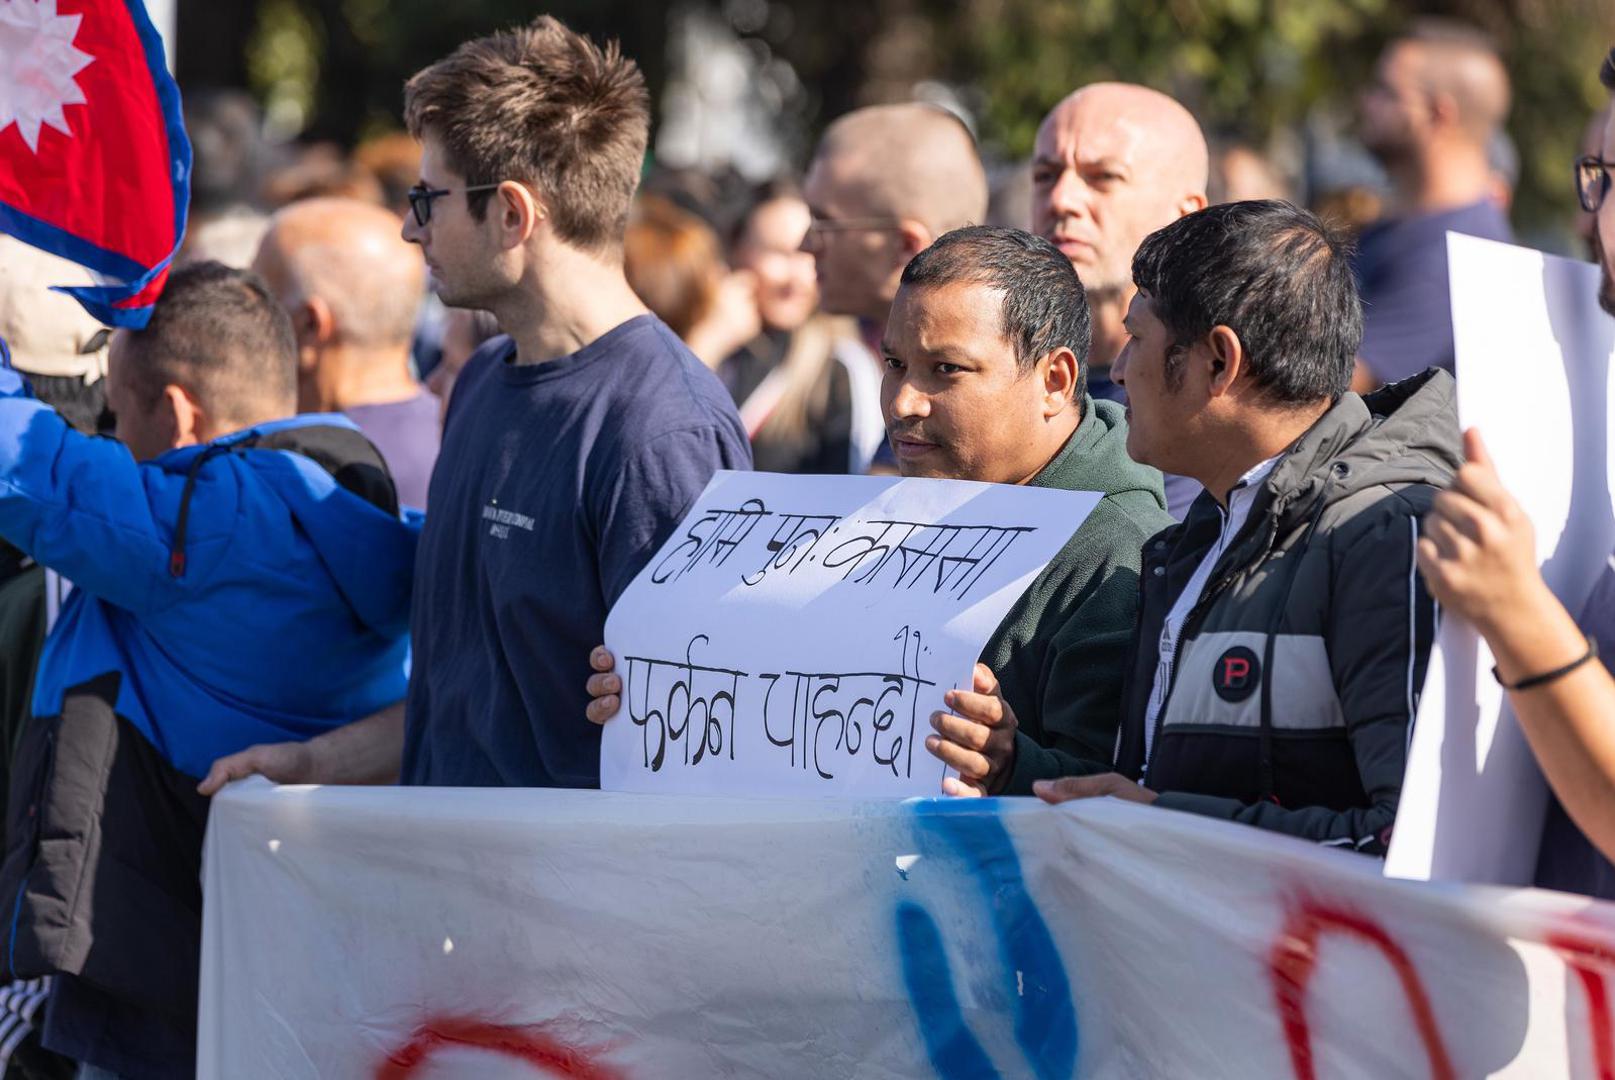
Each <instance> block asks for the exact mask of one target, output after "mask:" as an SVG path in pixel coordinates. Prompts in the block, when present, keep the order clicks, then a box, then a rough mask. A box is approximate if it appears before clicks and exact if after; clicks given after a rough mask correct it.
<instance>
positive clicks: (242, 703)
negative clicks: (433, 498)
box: [0, 367, 420, 776]
mask: <svg viewBox="0 0 1615 1080" xmlns="http://www.w3.org/2000/svg"><path fill="white" fill-rule="evenodd" d="M310 424H321V425H335V426H342V427H352V426H353V425H352V423H351V422H350V421H348V420H346V419H345V418H343V417H340V416H331V415H307V416H298V417H293V418H290V419H286V420H280V421H276V422H274V423H271V424H265V425H261V426H260V427H258V428H254V429H251V430H249V431H243V432H237V433H235V434H233V435H229V436H226V437H224V438H222V439H219V440H217V442H216V443H214V444H210V446H209V447H203V446H192V447H185V448H183V449H179V450H171V451H169V452H168V453H166V454H163V455H162V456H160V457H158V458H156V459H155V460H153V461H150V462H146V463H137V462H136V461H135V460H134V458H133V457H132V456H131V455H130V453H129V451H128V450H127V449H125V448H124V446H123V445H122V444H121V443H118V442H116V441H114V440H111V439H103V438H93V437H88V436H85V435H82V434H80V433H78V432H76V431H74V430H72V429H71V428H70V427H69V426H68V425H67V424H66V423H65V422H63V421H62V419H61V418H60V417H58V416H57V415H56V413H55V412H54V411H53V410H52V409H50V408H49V407H48V406H46V405H43V404H41V403H40V402H38V401H35V400H34V399H33V398H32V397H31V396H30V395H29V392H28V388H27V385H26V383H25V382H24V381H23V380H22V379H21V378H20V377H19V376H18V375H17V373H16V372H14V371H12V370H10V369H9V368H8V367H0V536H4V537H5V538H6V539H7V540H9V541H11V543H13V544H15V545H16V546H17V547H18V548H20V549H22V550H23V551H24V552H26V553H27V554H28V555H31V556H32V557H33V558H34V559H35V560H36V561H37V562H39V563H41V564H43V565H44V566H47V567H49V568H51V569H53V570H56V571H58V572H60V573H61V574H62V576H63V577H65V578H67V579H68V580H69V581H71V582H73V584H74V586H75V589H74V591H73V593H72V594H71V595H70V597H69V599H68V601H67V603H66V604H65V605H64V606H63V609H62V613H61V618H60V620H59V621H58V623H57V625H56V627H55V628H54V630H53V631H52V632H51V634H50V637H49V639H48V640H47V641H46V644H45V651H44V654H43V656H42V657H41V659H40V664H39V673H38V676H37V678H36V681H35V690H34V698H33V712H34V715H36V716H50V715H54V714H56V713H58V712H59V711H60V709H61V704H62V696H63V692H64V691H65V690H67V689H69V688H71V687H74V686H77V685H79V684H81V683H84V682H85V681H87V680H89V679H93V678H95V677H97V676H99V675H103V674H106V673H108V672H117V673H118V674H119V675H120V676H121V684H120V689H119V692H118V700H117V702H116V711H117V713H118V714H119V715H122V716H123V717H125V718H126V719H127V720H128V721H129V722H130V723H132V724H133V725H134V726H135V727H136V728H137V729H138V730H139V731H140V732H141V733H142V734H143V735H144V736H145V737H146V738H147V739H148V740H149V741H150V742H151V744H152V746H153V747H155V748H156V750H157V751H158V752H159V753H160V754H161V755H162V756H163V757H164V758H165V759H166V760H167V761H168V762H169V763H170V764H172V765H173V766H174V767H175V768H176V769H178V770H179V771H180V772H183V773H186V774H188V775H191V776H201V775H203V774H204V773H205V772H206V770H207V768H208V766H209V765H210V764H211V763H212V761H213V760H214V759H215V758H217V757H220V756H222V755H225V754H230V753H234V752H235V751H238V750H241V749H244V748H246V747H248V746H251V745H253V744H255V743H261V742H283V741H287V740H293V739H306V738H310V737H312V736H315V735H318V734H320V733H322V732H324V731H327V730H329V729H331V728H334V727H337V726H340V725H342V724H345V723H347V722H349V721H351V720H355V719H358V718H360V717H363V716H365V715H367V714H369V713H372V712H374V711H376V710H378V709H381V708H383V707H384V706H386V705H389V704H391V703H393V702H395V701H398V700H399V699H401V698H402V697H403V696H404V693H405V689H406V685H407V681H408V664H409V656H408V648H409V646H408V637H407V634H408V628H409V598H410V580H411V577H412V574H413V570H414V559H415V545H416V540H417V538H418V536H419V528H420V521H419V518H418V517H413V516H412V517H411V518H410V519H408V520H403V519H400V518H398V517H394V516H392V515H389V514H387V513H385V512H384V511H382V510H380V509H378V508H377V507H375V506H374V505H372V504H371V503H369V502H367V501H365V500H364V499H363V498H360V497H359V496H357V495H354V494H351V493H350V492H348V491H346V490H345V489H343V488H341V487H340V486H338V484H337V483H336V481H335V480H333V479H332V478H331V476H330V474H328V473H327V472H326V471H325V470H324V469H323V468H321V467H320V466H319V465H318V464H316V463H314V462H313V461H311V460H309V459H308V458H305V457H303V456H301V455H299V454H293V453H288V452H285V451H281V450H268V449H238V450H234V451H230V452H224V451H222V450H221V449H219V448H220V447H225V446H230V445H235V444H239V443H242V442H244V441H247V440H249V439H250V438H252V437H253V436H254V434H265V435H266V434H269V433H271V432H274V431H280V430H285V429H287V428H291V427H297V426H302V425H310ZM204 454H206V457H205V459H204V460H202V461H201V463H200V467H198V468H195V469H194V473H195V477H194V490H193V491H191V492H190V493H189V497H188V498H187V494H186V486H187V480H188V479H189V477H190V474H191V473H192V472H193V466H196V465H197V459H198V457H199V456H201V455H204ZM185 503H188V506H189V510H188V513H187V514H186V519H185V524H184V528H183V530H182V531H183V543H182V545H180V546H179V548H176V542H175V540H176V531H177V526H178V524H179V522H180V519H181V506H182V504H185ZM176 550H182V558H181V559H180V560H179V562H178V564H176V561H175V559H174V554H175V551H176ZM176 571H178V572H177V573H176Z"/></svg>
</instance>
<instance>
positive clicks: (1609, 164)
mask: <svg viewBox="0 0 1615 1080" xmlns="http://www.w3.org/2000/svg"><path fill="white" fill-rule="evenodd" d="M1601 74H1602V75H1603V79H1604V85H1606V86H1608V87H1609V88H1610V90H1611V91H1615V49H1612V50H1610V54H1609V57H1608V58H1607V59H1606V60H1605V61H1604V69H1603V71H1602V73H1601ZM1600 115H1601V116H1602V117H1603V119H1604V131H1603V139H1602V145H1601V147H1600V150H1599V152H1598V153H1594V154H1587V155H1585V156H1583V157H1580V158H1577V159H1576V194H1577V196H1578V197H1579V198H1580V200H1581V208H1582V209H1583V210H1585V211H1586V212H1587V214H1588V215H1589V216H1590V217H1591V218H1592V221H1591V228H1590V229H1589V232H1588V240H1589V241H1590V243H1591V244H1592V250H1593V258H1594V259H1595V260H1597V262H1598V264H1599V265H1600V266H1601V267H1602V268H1603V271H1604V274H1603V280H1602V282H1601V283H1600V285H1599V288H1598V303H1599V305H1600V306H1602V307H1603V309H1604V310H1605V311H1607V312H1609V313H1610V314H1611V315H1615V269H1612V268H1611V267H1612V263H1611V257H1612V255H1615V215H1612V214H1611V213H1610V212H1609V211H1608V210H1607V209H1606V206H1607V205H1608V204H1609V202H1610V198H1609V190H1610V186H1611V183H1612V181H1611V170H1615V105H1612V106H1606V107H1605V108H1604V111H1603V112H1602V113H1601V114H1600Z"/></svg>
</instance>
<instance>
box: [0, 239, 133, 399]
mask: <svg viewBox="0 0 1615 1080" xmlns="http://www.w3.org/2000/svg"><path fill="white" fill-rule="evenodd" d="M94 284H96V281H95V279H94V278H93V277H92V276H91V275H90V272H89V271H88V270H85V269H84V268H83V267H81V266H79V265H77V264H76V263H70V262H68V261H67V260H66V259H62V258H59V257H57V256H55V255H52V254H50V253H48V252H44V251H41V250H39V249H38V248H36V247H30V246H29V245H27V244H25V243H23V242H22V241H21V240H18V239H17V238H15V237H12V236H5V235H0V337H3V338H5V339H6V343H7V344H8V345H10V346H11V362H12V365H13V366H14V367H16V369H17V370H18V371H22V372H26V373H28V374H30V375H65V376H77V377H79V378H82V379H83V380H84V381H85V382H95V381H96V380H97V379H99V378H100V377H101V376H103V375H105V374H106V370H107V340H108V338H109V337H110V335H108V334H106V333H104V332H103V331H104V330H105V329H106V328H105V327H103V326H102V325H101V323H100V322H99V321H97V320H96V319H95V318H93V317H92V316H91V315H90V313H89V312H87V311H85V310H84V308H83V307H81V306H80V305H79V302H78V301H77V300H75V299H73V298H72V297H71V296H64V295H63V294H62V293H59V292H51V291H50V286H52V285H94ZM86 350H88V351H86Z"/></svg>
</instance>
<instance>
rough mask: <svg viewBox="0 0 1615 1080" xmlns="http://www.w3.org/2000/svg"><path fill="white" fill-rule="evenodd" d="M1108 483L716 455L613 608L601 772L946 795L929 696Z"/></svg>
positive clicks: (736, 787) (774, 791)
mask: <svg viewBox="0 0 1615 1080" xmlns="http://www.w3.org/2000/svg"><path fill="white" fill-rule="evenodd" d="M1099 499H1100V496H1099V495H1098V494H1095V493H1092V492H1072V491H1059V490H1053V489H1049V488H1034V487H1017V486H1012V485H1006V484H978V483H972V482H968V481H962V480H912V479H911V480H904V479H897V478H892V477H873V476H841V477H830V476H784V475H778V474H774V473H741V472H720V473H718V474H717V475H716V476H714V477H713V479H712V482H711V483H710V484H709V485H707V489H706V491H704V492H703V493H702V494H701V497H700V498H699V499H698V500H697V501H696V504H695V506H694V508H693V509H691V511H690V513H689V515H688V516H687V517H686V518H685V520H684V521H683V522H682V523H681V524H680V525H679V527H678V528H677V529H676V530H674V533H673V535H672V537H671V538H670V539H669V540H668V541H667V543H666V544H665V545H663V547H662V549H661V551H659V552H658V553H657V554H656V556H655V557H654V558H652V559H651V561H650V562H649V563H648V564H647V565H646V567H645V569H644V570H643V571H642V572H641V573H640V575H639V577H637V578H635V579H634V582H633V584H632V585H630V586H629V587H628V589H627V591H626V592H624V593H623V595H622V597H621V599H619V600H618V601H617V604H616V606H615V607H613V608H612V610H611V615H610V617H609V618H608V619H607V620H606V645H607V647H608V648H610V649H611V651H612V653H613V654H614V655H615V656H616V658H617V672H618V674H619V675H621V676H622V678H623V683H624V685H623V694H622V702H623V705H622V708H621V710H620V711H619V712H618V715H617V716H616V717H615V718H614V719H613V720H611V721H610V722H609V723H607V725H606V730H605V734H604V738H603V740H602V743H601V753H600V785H601V787H602V788H605V789H607V790H614V791H644V792H685V793H705V794H718V793H722V794H748V795H779V796H788V795H794V796H809V797H811V796H821V797H849V796H892V797H902V796H909V795H933V794H936V793H937V791H938V790H939V787H940V785H941V782H942V777H943V767H942V764H941V762H939V761H938V760H937V759H935V758H934V757H932V756H931V755H930V754H929V753H928V752H927V751H926V749H925V746H924V740H925V736H926V735H927V734H928V733H929V732H930V730H931V728H930V722H929V717H930V715H931V713H932V712H934V711H936V710H938V709H941V708H942V707H943V704H942V695H943V694H944V693H945V692H946V691H947V690H948V689H950V688H951V687H955V686H967V685H969V680H970V675H971V670H972V667H973V665H974V664H975V661H976V658H977V657H978V656H979V655H980V653H981V650H982V647H983V646H984V645H986V643H987V640H988V639H989V638H990V637H991V636H992V633H993V631H994V630H995V629H996V628H997V626H998V624H999V622H1000V621H1001V620H1002V619H1003V617H1004V614H1005V613H1006V612H1007V611H1008V610H1009V608H1010V606H1011V605H1012V604H1013V603H1014V602H1015V600H1016V599H1017V598H1018V597H1019V596H1020V595H1021V593H1022V592H1024V591H1025V590H1026V587H1027V586H1028V585H1030V584H1031V583H1032V580H1033V579H1034V578H1035V577H1037V575H1038V574H1039V573H1040V572H1041V571H1042V569H1043V567H1044V566H1045V565H1046V564H1047V563H1048V561H1049V560H1050V559H1052V558H1053V557H1054V556H1055V554H1056V553H1058V552H1059V550H1060V549H1061V548H1062V547H1064V546H1065V544H1066V543H1067V542H1068V541H1069V540H1070V539H1071V535H1072V533H1074V532H1075V531H1076V530H1077V527H1078V526H1080V525H1081V524H1082V522H1083V521H1084V520H1085V519H1086V518H1087V516H1088V514H1089V512H1090V511H1092V509H1093V507H1094V506H1095V505H1097V504H1098V501H1099Z"/></svg>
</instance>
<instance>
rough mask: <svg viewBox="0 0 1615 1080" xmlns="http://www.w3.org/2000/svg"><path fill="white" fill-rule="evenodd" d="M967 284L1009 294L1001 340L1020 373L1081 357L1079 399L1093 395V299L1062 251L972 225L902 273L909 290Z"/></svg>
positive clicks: (1019, 234)
mask: <svg viewBox="0 0 1615 1080" xmlns="http://www.w3.org/2000/svg"><path fill="white" fill-rule="evenodd" d="M957 282H965V283H968V284H973V285H982V286H985V287H987V288H991V289H997V290H998V291H999V292H1001V293H1003V294H1004V314H1003V326H1004V337H1006V338H1008V339H1009V342H1010V344H1011V345H1012V346H1014V349H1015V363H1016V366H1018V367H1019V368H1020V370H1021V371H1022V373H1025V372H1028V371H1031V370H1032V368H1033V366H1035V365H1036V364H1037V362H1038V361H1039V360H1041V359H1042V358H1043V357H1045V356H1047V355H1048V354H1049V353H1051V352H1053V351H1054V350H1055V349H1060V348H1066V349H1070V350H1071V352H1072V353H1073V354H1075V355H1076V358H1077V386H1076V397H1077V400H1079V401H1080V400H1081V399H1082V395H1083V394H1085V393H1087V392H1088V344H1089V338H1090V337H1091V334H1092V328H1091V322H1090V319H1089V316H1088V294H1087V293H1085V292H1083V289H1082V282H1081V281H1079V280H1078V279H1077V272H1076V271H1075V270H1073V269H1072V268H1071V260H1070V259H1068V258H1066V257H1065V255H1063V254H1061V252H1060V249H1059V248H1057V247H1055V246H1054V245H1053V244H1051V243H1049V242H1048V241H1047V240H1045V239H1043V238H1042V237H1041V236H1034V235H1033V234H1032V233H1029V232H1026V231H1024V230H1022V229H1007V228H1004V227H1002V226H998V225H969V226H966V227H965V228H963V229H954V230H953V231H952V232H950V233H944V234H943V235H942V236H941V237H939V238H938V239H937V241H936V242H935V243H934V244H932V245H931V246H930V247H928V248H926V249H925V250H924V251H922V252H920V253H919V254H918V255H916V256H914V258H913V259H912V260H910V261H909V264H908V266H906V267H905V268H904V269H903V286H904V287H905V288H915V289H920V288H930V287H934V286H938V285H952V284H955V283H957Z"/></svg>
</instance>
